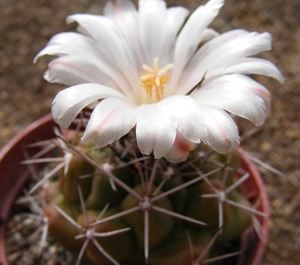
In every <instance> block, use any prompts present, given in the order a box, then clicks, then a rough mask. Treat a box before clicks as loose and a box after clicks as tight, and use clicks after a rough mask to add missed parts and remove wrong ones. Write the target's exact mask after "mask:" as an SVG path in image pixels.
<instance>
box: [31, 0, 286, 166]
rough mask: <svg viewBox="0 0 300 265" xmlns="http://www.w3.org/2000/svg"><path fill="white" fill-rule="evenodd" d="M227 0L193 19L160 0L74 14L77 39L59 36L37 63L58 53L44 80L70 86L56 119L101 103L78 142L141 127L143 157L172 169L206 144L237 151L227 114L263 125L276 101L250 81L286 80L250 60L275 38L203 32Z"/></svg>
mask: <svg viewBox="0 0 300 265" xmlns="http://www.w3.org/2000/svg"><path fill="white" fill-rule="evenodd" d="M223 2H224V1H222V0H210V1H209V2H208V3H207V4H206V5H204V6H200V7H199V8H198V9H197V10H196V11H195V12H193V13H192V14H191V15H190V17H189V18H188V20H187V21H186V19H187V17H188V15H189V12H188V10H187V9H185V8H184V7H171V8H168V9H167V8H166V3H165V2H164V1H162V0H140V1H139V10H137V9H136V8H135V6H134V5H133V4H132V3H131V2H130V1H128V0H117V1H116V4H115V5H114V4H112V3H108V4H107V5H106V6H105V8H104V16H96V15H85V14H77V15H72V16H69V17H68V18H67V22H69V23H71V22H74V21H75V22H77V23H78V24H79V26H78V31H79V33H61V34H57V35H56V36H54V37H53V38H52V39H51V40H50V42H49V43H48V45H47V47H46V48H44V49H43V50H42V51H41V52H40V53H39V54H38V55H37V57H36V59H37V58H39V57H41V56H43V55H56V56H59V57H58V58H57V59H55V60H53V61H52V62H50V64H49V69H48V71H47V72H46V73H45V78H46V79H47V80H48V81H49V82H59V83H63V84H66V85H68V86H70V87H69V88H66V89H65V90H63V91H61V92H60V93H58V95H57V96H56V97H55V99H54V101H53V106H52V114H53V117H54V119H55V121H56V122H57V123H58V124H60V125H62V126H64V127H68V126H69V125H70V124H71V122H72V121H73V120H74V119H75V117H76V116H77V115H78V114H79V112H80V111H81V110H82V109H83V108H84V107H86V106H88V105H90V104H91V103H95V102H96V103H98V104H97V105H96V107H95V108H94V110H93V112H92V114H91V118H90V120H89V122H88V124H87V127H86V129H85V132H84V135H83V138H82V140H83V141H85V140H87V139H89V138H93V139H94V141H95V143H96V144H97V145H98V146H105V145H107V144H110V143H112V142H114V141H117V140H118V139H120V137H122V136H124V135H126V134H127V133H128V132H129V131H130V130H131V129H133V128H135V131H136V140H137V145H138V147H139V149H140V151H141V152H142V153H143V154H146V155H148V154H150V153H151V152H153V154H154V156H155V158H160V157H165V158H166V159H168V160H170V161H172V162H178V161H182V160H184V159H185V158H186V157H187V155H188V153H189V151H190V150H191V149H193V148H194V147H195V146H196V145H197V144H199V143H200V142H203V143H205V144H208V145H210V146H211V147H212V148H213V149H215V150H216V151H218V152H220V153H225V152H227V151H229V150H232V149H234V148H236V146H237V145H238V143H239V136H238V131H237V127H236V124H235V122H234V121H233V119H232V118H231V116H230V115H229V114H228V113H231V114H234V115H238V116H241V117H243V118H245V119H248V120H250V121H252V122H253V123H254V124H255V125H258V126H259V125H261V124H262V123H263V122H264V120H265V118H266V113H267V111H268V108H269V103H270V94H269V92H268V90H267V89H266V88H265V87H263V86H262V85H260V84H259V83H257V82H256V81H254V80H252V79H251V78H249V77H247V76H245V75H244V74H262V75H266V76H270V77H274V78H276V79H278V80H279V81H283V77H282V75H281V73H280V72H279V70H278V69H277V68H276V67H275V66H274V64H272V63H271V62H269V61H267V60H263V59H257V58H253V57H250V56H252V55H255V54H257V53H260V52H262V51H266V50H270V49H271V36H270V34H269V33H262V34H259V33H256V32H251V33H250V32H247V31H244V30H232V31H229V32H226V33H224V34H218V33H217V32H216V31H214V30H212V29H210V28H207V27H208V25H209V24H210V23H211V22H212V20H213V19H214V18H215V17H216V16H217V14H218V12H219V9H220V8H221V7H222V5H223ZM185 21H186V22H185ZM183 25H184V26H183ZM199 47H200V48H199ZM199 81H202V82H201V84H200V85H199V86H198V87H196V88H195V86H196V85H197V84H198V83H199ZM192 88H194V90H192Z"/></svg>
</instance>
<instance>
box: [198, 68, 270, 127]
mask: <svg viewBox="0 0 300 265" xmlns="http://www.w3.org/2000/svg"><path fill="white" fill-rule="evenodd" d="M192 96H193V98H194V99H195V101H196V102H197V103H198V104H200V105H201V106H202V105H203V106H211V107H216V108H220V109H224V110H226V111H228V112H230V113H232V114H235V115H237V116H240V117H243V118H245V119H248V120H250V121H251V122H253V123H254V124H255V125H256V126H260V125H262V124H263V122H264V121H265V118H266V113H267V106H268V105H269V100H270V94H269V92H268V91H267V90H266V89H265V88H264V87H263V86H262V85H261V84H259V83H257V82H256V81H254V80H252V79H251V78H249V77H247V76H243V75H238V74H236V75H226V76H220V77H217V78H214V79H211V80H208V81H207V82H205V83H203V87H202V88H201V89H199V90H198V91H195V92H194V94H192ZM266 104H267V106H266Z"/></svg>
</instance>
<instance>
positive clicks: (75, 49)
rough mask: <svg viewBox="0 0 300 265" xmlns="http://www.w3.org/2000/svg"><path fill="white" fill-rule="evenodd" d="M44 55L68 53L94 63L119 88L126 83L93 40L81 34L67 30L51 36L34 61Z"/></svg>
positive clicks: (63, 54)
mask: <svg viewBox="0 0 300 265" xmlns="http://www.w3.org/2000/svg"><path fill="white" fill-rule="evenodd" d="M44 55H57V56H65V55H70V56H72V57H74V58H79V59H82V60H85V61H87V62H89V63H91V64H94V65H95V66H96V67H97V68H99V69H100V71H102V72H103V73H104V74H106V75H107V76H109V77H111V78H112V79H113V81H114V82H115V83H116V84H117V85H118V87H119V88H120V89H121V88H124V87H125V88H126V86H127V85H128V84H127V81H126V79H125V78H124V77H123V75H122V73H121V72H120V70H119V69H118V68H117V66H116V65H113V64H112V63H111V62H109V60H108V59H106V57H105V56H104V55H103V53H102V52H101V51H100V49H99V46H98V45H97V44H96V43H95V41H93V40H92V39H91V38H89V37H86V36H83V35H81V34H78V33H73V32H68V33H60V34H57V35H55V36H54V37H52V38H51V40H50V41H49V43H48V44H47V46H46V48H44V49H43V50H42V51H41V52H40V53H39V54H38V55H37V56H36V57H35V59H34V61H35V62H36V61H37V60H38V59H39V58H40V57H41V56H44ZM123 92H126V90H124V89H123Z"/></svg>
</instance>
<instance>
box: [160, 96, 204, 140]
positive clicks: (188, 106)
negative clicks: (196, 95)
mask: <svg viewBox="0 0 300 265" xmlns="http://www.w3.org/2000/svg"><path fill="white" fill-rule="evenodd" d="M156 105H157V106H158V107H159V108H160V109H161V110H162V111H163V112H164V113H165V115H167V117H168V118H169V119H170V122H171V123H172V124H173V126H174V127H175V128H176V129H177V130H178V131H179V132H180V133H181V134H182V135H183V137H185V138H186V139H187V140H189V141H191V142H193V143H200V139H201V138H206V137H207V136H206V135H207V131H206V127H205V124H204V123H203V117H202V116H201V113H200V112H199V107H198V105H197V104H196V102H195V100H194V99H192V98H191V97H189V96H180V95H175V96H170V97H167V98H165V99H164V100H161V101H159V102H158V103H156Z"/></svg>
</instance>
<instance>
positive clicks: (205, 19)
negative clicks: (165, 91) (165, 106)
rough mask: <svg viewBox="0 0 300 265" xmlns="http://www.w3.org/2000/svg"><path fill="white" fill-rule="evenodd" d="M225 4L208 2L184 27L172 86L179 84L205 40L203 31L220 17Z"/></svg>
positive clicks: (176, 47) (178, 40) (176, 49)
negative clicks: (183, 71) (200, 44)
mask: <svg viewBox="0 0 300 265" xmlns="http://www.w3.org/2000/svg"><path fill="white" fill-rule="evenodd" d="M223 4H224V1H223V0H211V1H209V2H207V4H206V5H203V6H200V7H198V8H197V9H196V11H195V12H194V13H193V14H192V15H191V16H190V17H189V19H188V21H187V22H186V24H185V25H184V27H183V29H182V30H181V32H180V34H179V36H178V38H177V41H176V44H175V54H174V65H175V67H174V69H173V74H172V79H171V84H172V86H175V85H176V84H177V81H178V79H179V77H180V75H181V72H182V70H183V69H184V68H185V66H186V64H187V63H188V61H189V60H190V59H191V56H192V55H193V54H194V53H195V51H196V50H197V48H198V45H199V43H200V42H201V40H202V38H203V31H204V30H205V29H206V28H207V26H208V25H209V24H210V23H211V22H212V21H213V20H214V18H215V17H216V16H217V15H218V13H219V10H220V8H221V7H222V6H223Z"/></svg>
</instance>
